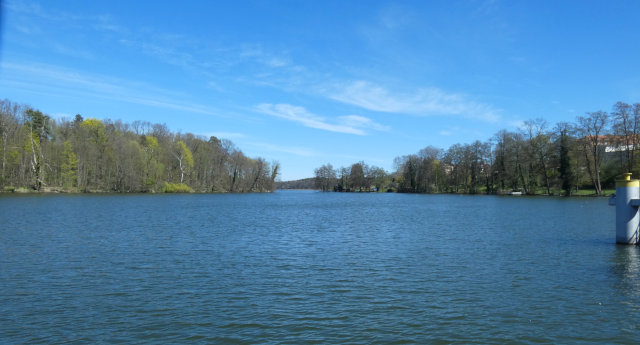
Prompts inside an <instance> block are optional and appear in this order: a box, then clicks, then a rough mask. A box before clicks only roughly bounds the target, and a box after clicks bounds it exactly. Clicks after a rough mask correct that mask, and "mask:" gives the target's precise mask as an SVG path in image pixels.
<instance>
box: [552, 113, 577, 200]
mask: <svg viewBox="0 0 640 345" xmlns="http://www.w3.org/2000/svg"><path fill="white" fill-rule="evenodd" d="M570 130H571V125H570V124H568V123H566V122H561V123H558V124H557V125H556V129H555V132H556V133H557V134H558V137H559V138H558V139H557V142H558V146H559V148H558V150H559V155H558V157H559V161H558V165H559V166H558V173H559V175H560V181H561V188H562V190H564V194H565V195H566V196H570V195H571V191H572V189H573V185H574V177H573V169H572V163H571V156H570V145H571V143H570V140H571V137H570V135H569V131H570Z"/></svg>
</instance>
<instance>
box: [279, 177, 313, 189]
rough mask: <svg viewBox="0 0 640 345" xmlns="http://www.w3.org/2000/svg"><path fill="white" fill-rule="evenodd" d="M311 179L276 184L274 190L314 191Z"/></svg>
mask: <svg viewBox="0 0 640 345" xmlns="http://www.w3.org/2000/svg"><path fill="white" fill-rule="evenodd" d="M313 180H314V178H313V177H310V178H304V179H302V180H295V181H280V182H276V189H315V187H314V185H313Z"/></svg>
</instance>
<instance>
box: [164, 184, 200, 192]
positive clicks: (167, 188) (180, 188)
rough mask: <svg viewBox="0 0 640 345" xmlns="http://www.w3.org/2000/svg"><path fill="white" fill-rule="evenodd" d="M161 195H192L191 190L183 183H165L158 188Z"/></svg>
mask: <svg viewBox="0 0 640 345" xmlns="http://www.w3.org/2000/svg"><path fill="white" fill-rule="evenodd" d="M160 191H161V192H162V193H193V189H191V187H189V186H187V185H186V184H184V183H169V182H165V183H164V185H162V188H160Z"/></svg>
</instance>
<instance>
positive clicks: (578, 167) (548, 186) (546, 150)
mask: <svg viewBox="0 0 640 345" xmlns="http://www.w3.org/2000/svg"><path fill="white" fill-rule="evenodd" d="M638 149H640V103H635V104H628V103H624V102H618V103H616V104H615V105H614V106H613V110H612V111H611V112H605V111H596V112H589V113H586V114H585V115H584V116H578V117H577V118H576V120H575V121H574V122H572V123H571V122H560V123H557V124H555V125H554V126H551V125H550V124H549V123H548V122H547V121H546V120H544V119H541V118H537V119H532V120H529V121H525V122H524V124H523V125H522V126H521V128H520V129H519V130H517V131H507V130H501V131H499V132H498V133H496V134H495V135H494V136H493V137H492V138H490V139H489V140H486V141H478V140H477V141H474V142H473V143H470V144H455V145H453V146H451V147H449V148H448V149H446V150H445V149H441V148H437V147H433V146H427V147H425V148H424V149H422V150H420V151H419V152H418V153H415V154H409V155H405V156H400V157H397V158H395V160H394V169H395V171H394V172H392V173H388V172H385V171H384V170H382V169H380V168H377V167H369V166H367V165H366V164H365V163H364V162H359V163H355V164H353V165H351V167H347V168H344V167H342V168H339V169H334V168H333V166H332V165H331V164H325V165H322V166H321V167H319V168H317V169H315V179H314V181H315V186H316V188H317V189H320V190H323V191H374V190H375V191H397V192H408V193H468V194H477V193H486V194H502V193H509V192H521V193H524V194H528V195H535V194H547V195H554V194H563V195H571V194H573V193H575V192H577V191H578V190H580V189H581V188H589V189H593V190H594V193H595V194H596V195H601V194H603V188H605V187H609V188H611V187H613V186H614V185H615V179H616V177H618V176H620V175H621V174H622V173H625V172H632V173H634V174H635V175H636V176H638V174H639V173H640V162H638V159H637V155H636V154H635V153H636V152H637V150H638Z"/></svg>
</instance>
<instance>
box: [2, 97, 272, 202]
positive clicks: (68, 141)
mask: <svg viewBox="0 0 640 345" xmlns="http://www.w3.org/2000/svg"><path fill="white" fill-rule="evenodd" d="M0 149H1V152H0V155H1V160H2V167H1V175H0V191H59V192H127V193H129V192H152V193H156V192H239V193H241V192H269V191H273V190H274V187H275V180H276V177H277V176H278V169H279V164H278V163H277V162H271V163H269V162H267V161H265V160H264V159H262V158H249V157H246V156H245V155H244V154H243V153H242V151H241V150H240V149H238V148H237V147H236V146H235V145H234V144H233V143H232V142H231V141H229V140H226V139H218V138H216V137H214V136H212V137H210V138H204V137H201V136H196V135H193V134H191V133H187V134H182V133H173V132H171V131H170V130H169V129H168V128H167V126H166V125H164V124H151V123H149V122H143V121H134V122H133V123H130V124H129V123H123V122H121V121H119V120H118V121H112V120H108V119H107V120H98V119H95V118H83V117H82V116H81V115H76V116H75V118H74V119H69V120H65V119H61V120H60V119H52V118H51V117H50V116H48V115H46V114H44V113H42V112H41V111H39V110H36V109H33V108H31V107H29V106H25V105H21V104H17V103H15V102H12V101H10V100H2V101H0Z"/></svg>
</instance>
